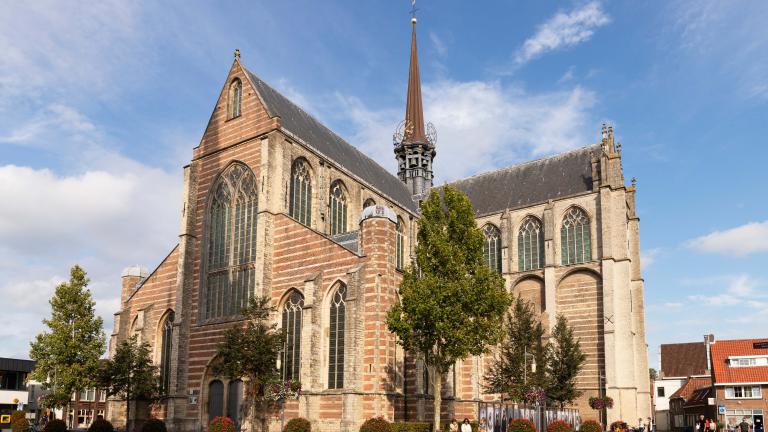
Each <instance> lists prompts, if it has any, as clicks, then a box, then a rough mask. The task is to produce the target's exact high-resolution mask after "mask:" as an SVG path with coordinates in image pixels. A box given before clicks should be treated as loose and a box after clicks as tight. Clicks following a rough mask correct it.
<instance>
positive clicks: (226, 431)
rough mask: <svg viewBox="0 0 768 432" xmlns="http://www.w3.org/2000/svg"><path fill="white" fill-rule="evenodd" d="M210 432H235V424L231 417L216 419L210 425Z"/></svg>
mask: <svg viewBox="0 0 768 432" xmlns="http://www.w3.org/2000/svg"><path fill="white" fill-rule="evenodd" d="M208 432H235V422H233V421H232V419H231V418H229V417H214V418H213V420H211V422H210V423H208Z"/></svg>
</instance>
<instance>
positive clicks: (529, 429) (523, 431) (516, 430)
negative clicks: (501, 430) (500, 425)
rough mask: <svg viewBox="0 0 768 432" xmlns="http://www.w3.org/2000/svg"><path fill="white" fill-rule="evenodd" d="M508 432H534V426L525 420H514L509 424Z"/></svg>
mask: <svg viewBox="0 0 768 432" xmlns="http://www.w3.org/2000/svg"><path fill="white" fill-rule="evenodd" d="M507 431H508V432H536V425H535V424H533V422H532V421H530V420H528V419H527V418H516V419H513V420H512V421H510V422H509V427H508V428H507Z"/></svg>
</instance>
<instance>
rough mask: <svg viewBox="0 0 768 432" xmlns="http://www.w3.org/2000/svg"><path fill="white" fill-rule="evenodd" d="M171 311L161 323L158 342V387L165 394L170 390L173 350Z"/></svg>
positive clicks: (172, 315) (172, 316)
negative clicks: (160, 334)
mask: <svg viewBox="0 0 768 432" xmlns="http://www.w3.org/2000/svg"><path fill="white" fill-rule="evenodd" d="M174 318H175V316H174V313H173V311H170V312H168V314H167V315H166V317H165V321H163V327H162V331H163V334H162V338H161V340H160V349H161V351H160V385H161V386H162V390H163V392H164V393H165V394H168V392H169V391H170V388H171V353H172V350H173V320H174Z"/></svg>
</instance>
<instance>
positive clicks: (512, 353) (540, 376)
mask: <svg viewBox="0 0 768 432" xmlns="http://www.w3.org/2000/svg"><path fill="white" fill-rule="evenodd" d="M504 329H505V334H504V339H503V341H502V342H501V346H500V347H499V353H498V356H497V357H496V359H495V360H494V362H493V364H492V365H491V368H490V369H489V371H488V373H487V374H486V376H485V379H486V382H487V389H488V391H490V392H492V393H501V394H502V395H506V396H507V398H509V399H511V400H515V401H519V402H523V401H525V397H526V393H527V392H528V390H530V389H532V388H543V387H545V384H546V367H547V355H546V354H547V347H546V345H544V343H543V337H544V329H543V327H542V326H541V322H539V320H538V318H537V317H536V316H535V312H534V310H533V307H532V306H531V304H530V303H529V302H528V301H526V300H523V299H522V298H520V297H517V298H516V299H515V301H514V303H513V306H512V310H511V311H510V312H509V313H508V314H507V319H506V322H505V325H504ZM534 365H535V367H534Z"/></svg>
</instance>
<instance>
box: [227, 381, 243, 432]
mask: <svg viewBox="0 0 768 432" xmlns="http://www.w3.org/2000/svg"><path fill="white" fill-rule="evenodd" d="M242 403H243V382H242V381H240V380H234V381H230V382H229V387H228V388H227V417H229V418H231V419H232V421H234V422H235V430H240V422H241V421H242V415H241V413H240V411H241V409H240V408H241V406H242Z"/></svg>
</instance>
